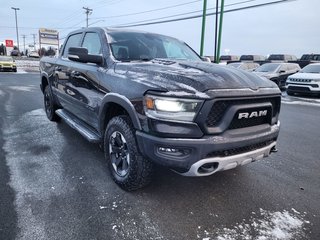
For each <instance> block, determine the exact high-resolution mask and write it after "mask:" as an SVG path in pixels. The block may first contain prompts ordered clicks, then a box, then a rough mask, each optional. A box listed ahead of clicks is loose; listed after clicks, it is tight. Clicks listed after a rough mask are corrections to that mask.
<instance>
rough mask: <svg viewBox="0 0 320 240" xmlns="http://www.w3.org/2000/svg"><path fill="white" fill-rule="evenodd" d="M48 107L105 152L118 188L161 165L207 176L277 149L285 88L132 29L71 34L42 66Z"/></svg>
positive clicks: (145, 178)
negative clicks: (212, 61) (59, 49)
mask: <svg viewBox="0 0 320 240" xmlns="http://www.w3.org/2000/svg"><path fill="white" fill-rule="evenodd" d="M40 70H41V85H40V86H41V90H42V92H43V94H44V107H45V111H46V114H47V117H48V118H49V120H51V121H59V120H60V119H63V120H64V121H65V122H66V123H67V124H69V125H70V126H71V127H73V128H74V129H76V130H77V131H78V132H79V133H80V134H81V135H83V136H84V137H85V138H86V139H88V140H89V141H91V142H96V143H99V144H100V145H101V146H103V149H104V153H105V159H106V164H108V165H109V168H110V171H111V173H112V174H111V175H112V177H113V179H114V181H115V182H116V183H117V184H118V185H119V186H120V187H122V188H123V189H125V190H128V191H130V190H135V189H138V188H141V187H143V186H145V185H146V184H147V183H148V182H149V181H150V178H151V176H152V171H153V169H154V167H155V166H157V165H159V164H160V165H163V166H166V167H168V168H170V169H173V170H174V171H175V172H177V173H179V174H182V175H184V176H208V175H211V174H213V173H215V172H218V171H223V170H228V169H232V168H234V167H236V166H240V165H245V164H247V163H250V162H254V161H256V160H259V159H261V158H263V157H267V156H269V154H270V153H271V152H274V151H276V142H277V137H278V134H279V128H280V123H279V120H278V118H279V111H280V103H281V94H280V90H279V88H278V87H277V85H276V84H274V83H273V82H271V81H269V80H267V79H264V78H261V77H259V76H255V75H253V74H251V73H247V72H244V71H242V70H238V69H232V68H229V67H226V66H219V65H216V64H212V63H208V62H204V61H202V59H201V57H200V56H199V55H198V54H197V53H196V52H195V51H194V50H192V49H191V48H190V47H189V46H188V45H187V44H186V43H184V42H182V41H179V40H177V39H175V38H172V37H168V36H163V35H159V34H153V33H147V32H139V31H133V30H119V29H107V28H84V29H81V30H77V31H74V32H72V33H70V34H69V35H68V36H67V38H66V40H65V43H64V44H63V47H62V49H61V53H60V55H59V57H56V58H52V57H43V58H42V59H41V61H40Z"/></svg>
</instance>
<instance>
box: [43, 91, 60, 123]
mask: <svg viewBox="0 0 320 240" xmlns="http://www.w3.org/2000/svg"><path fill="white" fill-rule="evenodd" d="M43 102H44V109H45V112H46V114H47V118H48V119H49V120H50V121H53V122H58V121H60V117H59V116H58V115H57V114H56V113H55V111H56V110H57V109H58V108H57V106H56V105H55V103H54V100H53V96H52V93H51V90H50V88H49V86H48V85H47V86H46V87H45V89H44V92H43Z"/></svg>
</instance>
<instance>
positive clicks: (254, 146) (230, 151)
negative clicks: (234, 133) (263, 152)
mask: <svg viewBox="0 0 320 240" xmlns="http://www.w3.org/2000/svg"><path fill="white" fill-rule="evenodd" d="M274 141H275V139H274V140H269V141H265V142H261V143H256V144H252V145H249V146H245V147H239V148H233V149H228V150H221V151H214V152H211V153H209V154H208V155H207V156H206V158H213V157H228V156H233V155H237V154H241V153H246V152H251V151H254V150H257V149H260V148H263V147H267V146H269V145H270V144H271V143H273V142H274Z"/></svg>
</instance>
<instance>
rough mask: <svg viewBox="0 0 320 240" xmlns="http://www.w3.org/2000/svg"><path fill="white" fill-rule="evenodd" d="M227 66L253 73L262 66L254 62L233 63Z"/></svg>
mask: <svg viewBox="0 0 320 240" xmlns="http://www.w3.org/2000/svg"><path fill="white" fill-rule="evenodd" d="M227 66H230V67H234V68H238V69H242V70H245V71H248V72H252V71H254V70H255V69H257V68H258V67H259V66H260V65H259V64H258V63H254V62H233V63H229V64H228V65H227Z"/></svg>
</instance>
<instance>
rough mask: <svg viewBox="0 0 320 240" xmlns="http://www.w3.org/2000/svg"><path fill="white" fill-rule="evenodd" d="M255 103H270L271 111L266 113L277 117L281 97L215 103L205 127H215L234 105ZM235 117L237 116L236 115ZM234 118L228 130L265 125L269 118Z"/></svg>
mask: <svg viewBox="0 0 320 240" xmlns="http://www.w3.org/2000/svg"><path fill="white" fill-rule="evenodd" d="M256 103H271V105H272V109H270V110H269V111H268V112H272V118H273V117H275V116H277V114H278V113H279V111H280V103H281V97H270V98H256V99H252V98H251V99H234V100H233V99H231V100H218V101H215V102H214V104H213V106H212V108H211V110H210V112H209V114H208V116H207V119H206V122H205V123H206V126H207V127H209V128H212V127H217V126H218V125H219V124H220V123H221V121H222V118H223V117H224V116H225V113H226V111H227V110H228V109H229V108H230V107H231V106H234V105H245V104H256ZM236 116H237V114H236ZM236 116H235V117H234V119H233V120H232V122H231V124H230V126H229V129H236V128H244V127H249V126H256V125H260V124H263V123H266V121H267V119H270V116H266V117H259V118H251V119H243V121H242V120H241V121H239V120H238V119H237V118H236Z"/></svg>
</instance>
